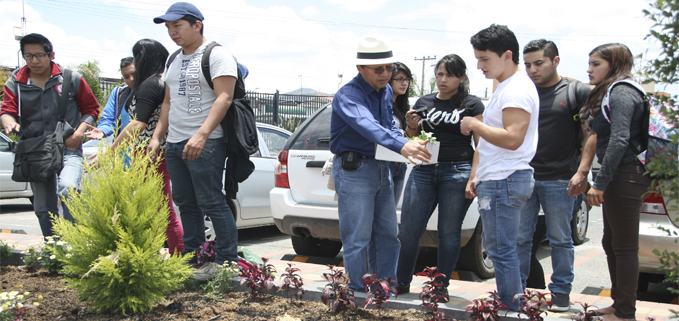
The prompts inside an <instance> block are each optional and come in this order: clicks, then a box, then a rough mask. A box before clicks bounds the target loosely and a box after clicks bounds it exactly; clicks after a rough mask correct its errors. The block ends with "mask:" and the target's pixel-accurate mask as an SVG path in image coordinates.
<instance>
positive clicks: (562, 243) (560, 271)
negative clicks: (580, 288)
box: [516, 180, 575, 294]
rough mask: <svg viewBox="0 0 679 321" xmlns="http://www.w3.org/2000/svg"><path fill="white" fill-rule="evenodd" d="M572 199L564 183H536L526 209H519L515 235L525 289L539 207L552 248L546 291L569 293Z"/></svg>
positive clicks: (571, 269)
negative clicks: (517, 227)
mask: <svg viewBox="0 0 679 321" xmlns="http://www.w3.org/2000/svg"><path fill="white" fill-rule="evenodd" d="M574 204H575V196H569V195H568V180H536V181H535V188H534V189H533V193H532V194H531V196H530V198H529V199H528V201H526V206H524V207H523V210H521V223H520V225H519V226H520V230H519V235H518V237H517V238H516V243H517V251H518V254H519V261H520V263H521V283H522V284H523V287H526V280H528V275H529V274H530V253H531V249H532V247H533V233H534V232H535V224H536V223H537V221H538V213H539V212H540V205H542V210H543V211H544V212H545V224H546V226H547V239H549V245H550V246H551V247H552V255H551V256H552V269H553V270H554V272H553V273H552V283H550V284H549V290H550V291H552V292H553V293H559V294H569V293H571V288H572V283H573V278H574V277H575V274H574V273H573V260H574V259H575V254H574V251H575V248H574V246H573V238H572V236H571V218H572V217H573V206H574Z"/></svg>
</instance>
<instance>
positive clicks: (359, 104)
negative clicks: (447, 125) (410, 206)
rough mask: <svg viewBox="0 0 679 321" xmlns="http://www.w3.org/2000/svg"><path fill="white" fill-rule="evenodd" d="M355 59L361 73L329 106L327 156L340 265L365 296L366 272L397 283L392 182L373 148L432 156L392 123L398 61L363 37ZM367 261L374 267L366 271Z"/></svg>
mask: <svg viewBox="0 0 679 321" xmlns="http://www.w3.org/2000/svg"><path fill="white" fill-rule="evenodd" d="M356 58H357V59H356V69H358V73H359V74H358V75H356V77H354V79H352V80H351V81H349V82H348V83H347V84H346V85H344V86H343V87H342V88H340V90H339V91H337V94H335V98H334V99H333V102H332V119H331V128H330V151H332V152H333V154H335V155H337V156H336V158H335V161H334V162H333V169H332V178H333V181H334V183H335V190H336V192H337V194H338V214H339V224H340V237H341V238H342V244H343V246H344V266H345V268H346V270H347V272H348V274H349V278H350V279H351V283H350V284H349V287H350V288H352V289H353V290H355V291H363V286H362V284H363V281H362V277H363V275H364V274H366V273H367V272H368V271H370V272H371V273H374V274H377V277H378V278H379V279H383V278H392V280H393V282H396V263H397V262H398V254H399V250H400V243H399V241H398V237H397V236H398V222H397V219H396V205H395V204H394V193H393V182H392V181H391V176H390V175H389V166H388V162H387V161H380V160H376V159H375V144H380V145H382V146H384V147H386V148H388V149H390V150H392V151H394V152H397V153H401V154H402V155H403V156H405V157H407V158H408V159H409V160H410V161H414V160H415V159H419V160H422V161H424V162H429V158H430V157H431V153H430V152H429V151H427V149H426V148H425V147H424V145H425V144H426V142H419V141H413V140H407V139H405V138H404V137H403V135H402V134H401V132H400V131H399V130H398V128H396V126H395V125H394V123H393V112H392V105H393V100H392V96H393V91H392V89H391V87H390V86H389V79H390V78H391V73H392V72H393V70H394V64H393V63H394V62H395V61H396V59H394V56H393V53H392V51H391V49H390V48H389V46H387V44H385V43H384V42H383V41H381V40H379V39H377V38H374V37H365V38H362V39H361V40H360V42H359V44H358V52H357V55H356ZM368 248H370V251H369V250H368ZM368 257H369V258H368ZM368 262H370V264H371V265H374V266H370V267H368Z"/></svg>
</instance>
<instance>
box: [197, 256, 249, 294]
mask: <svg viewBox="0 0 679 321" xmlns="http://www.w3.org/2000/svg"><path fill="white" fill-rule="evenodd" d="M239 273H240V269H239V268H238V263H236V262H224V264H223V265H222V266H221V268H220V269H219V272H218V273H217V276H215V278H214V279H212V280H210V281H208V282H207V284H205V285H203V286H202V288H203V291H205V296H207V297H210V296H216V297H219V296H220V295H221V294H222V293H226V292H229V290H231V287H232V284H231V281H232V280H233V277H234V276H237V275H238V274H239Z"/></svg>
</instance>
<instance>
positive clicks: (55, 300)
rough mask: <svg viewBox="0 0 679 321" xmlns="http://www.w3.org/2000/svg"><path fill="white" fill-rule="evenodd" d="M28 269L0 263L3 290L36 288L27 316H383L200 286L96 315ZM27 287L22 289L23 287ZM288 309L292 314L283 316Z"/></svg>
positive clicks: (407, 315) (404, 315) (57, 278)
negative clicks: (145, 308)
mask: <svg viewBox="0 0 679 321" xmlns="http://www.w3.org/2000/svg"><path fill="white" fill-rule="evenodd" d="M23 269H24V267H20V266H19V267H17V266H0V292H8V291H14V290H19V291H20V292H26V291H28V292H30V293H31V294H30V296H29V299H28V300H26V301H25V303H31V302H35V301H38V300H37V299H36V298H37V297H38V295H42V296H43V300H41V301H38V302H39V303H40V306H39V308H38V309H37V310H30V312H28V315H27V316H26V318H25V320H31V321H33V320H49V321H54V320H60V321H62V320H102V321H103V320H135V321H136V320H210V321H214V320H277V318H279V319H278V320H285V321H288V320H295V319H293V318H298V319H299V320H377V319H378V316H377V310H376V309H368V310H366V309H361V308H359V309H358V310H356V311H351V310H346V311H342V312H340V313H337V314H335V313H332V312H330V311H329V308H328V307H327V306H326V305H324V304H322V303H321V302H316V301H295V302H293V303H292V304H290V300H289V299H287V298H283V297H279V296H274V295H268V294H265V295H262V296H261V298H258V299H257V300H256V301H252V300H251V299H250V298H249V295H248V294H247V293H243V292H230V293H227V294H224V296H223V297H222V298H219V299H217V298H206V297H204V296H203V291H202V290H200V289H193V290H181V291H175V292H173V293H169V294H167V295H166V296H165V298H166V300H165V301H162V302H159V303H157V304H156V305H154V307H153V309H151V311H150V312H147V313H140V314H128V315H122V314H94V313H93V312H92V311H89V310H88V304H87V303H86V302H81V301H79V300H78V296H77V293H76V291H75V290H74V289H66V283H65V282H64V276H63V275H61V274H56V275H52V274H49V273H48V272H47V271H46V270H38V271H32V272H29V271H24V270H23ZM20 285H21V286H23V287H22V288H20V289H19V288H17V287H18V286H20ZM286 313H287V315H288V316H290V317H292V318H288V319H285V318H283V317H284V316H285V314H286ZM424 318H425V316H424V314H423V313H422V312H421V311H420V310H416V309H409V310H394V309H385V311H384V313H383V317H382V319H383V320H423V319H424Z"/></svg>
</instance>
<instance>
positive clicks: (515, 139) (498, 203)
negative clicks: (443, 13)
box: [460, 24, 540, 311]
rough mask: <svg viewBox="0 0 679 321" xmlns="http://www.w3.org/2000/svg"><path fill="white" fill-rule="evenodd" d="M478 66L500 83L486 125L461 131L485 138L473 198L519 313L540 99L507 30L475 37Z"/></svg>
mask: <svg viewBox="0 0 679 321" xmlns="http://www.w3.org/2000/svg"><path fill="white" fill-rule="evenodd" d="M471 43H472V46H473V47H474V56H476V59H477V60H478V63H477V68H478V69H481V70H482V71H483V74H484V75H485V76H486V78H488V79H497V81H498V82H499V84H498V86H497V90H496V91H495V92H494V93H493V96H492V97H491V99H490V102H489V103H488V106H486V110H485V111H484V113H483V122H481V121H480V120H478V119H477V118H475V117H469V116H466V117H464V118H463V119H462V124H461V126H460V130H461V131H462V133H463V134H466V135H469V134H470V133H471V132H472V131H473V132H474V133H475V134H476V135H479V136H481V139H480V141H479V145H478V148H477V149H476V152H475V155H474V162H473V164H472V173H471V176H470V178H472V179H471V180H470V184H469V186H468V187H467V197H468V198H471V197H474V196H477V195H478V199H479V214H480V215H481V221H482V222H483V245H484V247H485V248H486V250H487V251H488V257H489V258H490V259H491V260H493V265H494V267H495V281H496V284H497V291H498V294H499V296H500V300H501V301H502V303H503V304H504V305H506V306H507V307H508V308H509V310H511V311H517V310H518V308H519V300H516V301H515V300H514V296H515V295H516V294H519V293H522V292H523V288H522V286H521V274H520V271H519V258H518V255H517V249H516V237H517V234H518V232H519V220H520V213H521V209H522V208H523V206H524V205H525V204H526V200H528V197H530V195H531V193H532V192H533V184H534V183H533V182H534V181H533V168H532V167H531V166H530V161H531V160H532V159H533V156H534V155H535V150H536V149H537V143H538V140H537V138H538V114H539V108H540V98H539V96H538V92H537V89H535V84H534V83H533V82H532V81H531V80H530V78H528V75H526V73H525V72H521V70H520V69H519V56H518V55H519V42H518V41H517V40H516V36H515V35H514V33H513V32H512V31H511V30H509V29H508V28H507V26H500V25H495V24H494V25H491V26H490V27H488V28H486V29H483V30H481V31H479V32H478V33H477V34H475V35H474V36H473V37H472V38H471Z"/></svg>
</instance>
